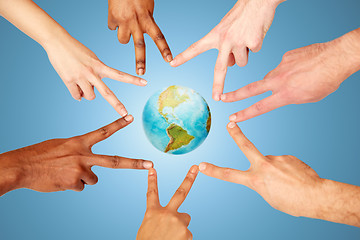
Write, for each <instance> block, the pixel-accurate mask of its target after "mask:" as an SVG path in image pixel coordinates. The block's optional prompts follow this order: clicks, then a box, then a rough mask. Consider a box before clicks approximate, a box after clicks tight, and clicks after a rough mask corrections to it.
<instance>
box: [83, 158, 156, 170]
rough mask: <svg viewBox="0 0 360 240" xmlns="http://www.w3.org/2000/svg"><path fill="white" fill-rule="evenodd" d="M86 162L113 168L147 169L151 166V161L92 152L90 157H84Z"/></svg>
mask: <svg viewBox="0 0 360 240" xmlns="http://www.w3.org/2000/svg"><path fill="white" fill-rule="evenodd" d="M85 161H87V164H88V165H89V166H90V167H92V166H99V167H105V168H114V169H119V168H123V169H149V168H151V167H153V163H152V162H151V161H147V160H143V159H134V158H126V157H120V156H107V155H98V154H93V155H92V156H90V157H86V160H85Z"/></svg>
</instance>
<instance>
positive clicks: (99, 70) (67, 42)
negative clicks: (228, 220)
mask: <svg viewBox="0 0 360 240" xmlns="http://www.w3.org/2000/svg"><path fill="white" fill-rule="evenodd" d="M0 15H1V16H3V17H4V18H6V19H7V20H8V21H9V22H11V23H12V24H14V25H15V26H16V27H17V28H18V29H20V30H21V31H23V32H24V33H25V34H26V35H28V36H29V37H31V38H32V39H34V40H35V41H36V42H38V43H39V44H40V45H41V46H42V47H43V48H44V49H45V51H46V53H47V54H48V57H49V59H50V62H51V64H52V65H53V67H54V68H55V70H56V72H57V73H58V74H59V76H60V77H61V79H62V80H63V82H64V83H65V85H66V87H67V88H68V89H69V91H70V93H71V96H72V97H73V98H74V99H76V100H81V98H83V97H84V98H85V99H87V100H92V99H94V98H95V93H94V87H95V88H97V90H98V91H99V93H100V94H101V95H102V96H103V97H104V98H105V99H106V101H108V102H109V103H110V104H111V106H112V107H113V108H114V109H115V110H116V111H117V112H118V113H119V114H120V115H121V116H122V117H125V116H126V115H127V111H126V109H125V107H124V105H123V104H122V103H121V102H120V101H119V100H118V98H117V97H116V96H115V94H114V93H113V92H112V91H111V90H110V89H109V88H108V87H107V86H106V84H105V83H104V82H103V78H111V79H114V80H117V81H120V82H125V83H131V84H134V85H138V86H145V85H146V84H147V82H146V80H144V79H141V78H139V77H135V76H132V75H129V74H127V73H123V72H120V71H118V70H116V69H113V68H111V67H108V66H107V65H105V64H104V63H103V62H101V61H100V60H99V59H98V58H97V56H96V55H95V54H94V53H93V52H92V51H90V50H89V49H88V48H87V47H85V46H84V45H83V44H81V43H80V42H79V41H77V40H76V39H74V38H73V37H72V36H71V35H70V34H69V33H68V32H67V31H66V30H65V29H64V28H63V27H62V26H60V25H59V24H58V23H57V22H56V21H55V20H54V19H53V18H51V17H50V16H49V15H48V14H47V13H46V12H45V11H44V10H42V9H41V8H40V7H39V6H38V5H36V4H35V3H34V2H33V1H31V0H13V1H7V0H0Z"/></svg>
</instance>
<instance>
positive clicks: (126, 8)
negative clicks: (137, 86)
mask: <svg viewBox="0 0 360 240" xmlns="http://www.w3.org/2000/svg"><path fill="white" fill-rule="evenodd" d="M153 13H154V0H109V15H108V26H109V29H111V30H116V28H118V39H119V42H120V43H122V44H127V43H128V42H129V40H130V36H131V35H132V37H133V40H134V46H135V59H136V73H137V74H138V75H143V74H144V73H145V71H146V57H145V55H146V51H145V41H144V33H147V34H148V35H149V36H150V37H151V38H152V39H153V41H154V42H155V44H156V46H157V47H158V49H159V51H160V53H161V55H162V57H163V58H164V60H165V61H166V62H170V61H171V60H172V59H173V57H172V54H171V51H170V48H169V46H168V44H167V42H166V40H165V37H164V35H163V34H162V32H161V30H160V28H159V27H158V25H157V24H156V22H155V20H154V17H153Z"/></svg>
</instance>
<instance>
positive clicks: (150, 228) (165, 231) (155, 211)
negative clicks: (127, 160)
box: [136, 165, 199, 240]
mask: <svg viewBox="0 0 360 240" xmlns="http://www.w3.org/2000/svg"><path fill="white" fill-rule="evenodd" d="M198 172H199V168H198V166H196V165H194V166H192V167H191V168H190V170H189V172H188V173H187V175H186V178H185V179H184V181H183V182H182V184H181V185H180V187H179V188H178V190H177V191H176V193H175V194H174V196H173V197H172V198H171V199H170V202H169V203H168V205H167V206H166V207H162V206H161V205H160V201H159V193H158V186H157V175H156V171H155V169H150V170H149V176H148V191H147V194H146V196H147V207H146V212H145V216H144V220H143V222H142V224H141V226H140V229H139V231H138V233H137V236H136V239H137V240H147V239H149V240H150V239H157V240H167V239H173V240H190V239H192V238H193V237H192V234H191V232H190V231H189V229H188V226H189V224H190V220H191V217H190V215H189V214H187V213H179V212H178V209H179V207H180V206H181V204H182V203H183V202H184V201H185V198H186V196H187V195H188V193H189V191H190V189H191V187H192V185H193V183H194V181H195V179H196V176H197V174H198Z"/></svg>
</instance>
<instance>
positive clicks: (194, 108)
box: [143, 85, 211, 154]
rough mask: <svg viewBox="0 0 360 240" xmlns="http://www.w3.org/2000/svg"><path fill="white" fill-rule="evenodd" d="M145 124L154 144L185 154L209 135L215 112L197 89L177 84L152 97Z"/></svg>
mask: <svg viewBox="0 0 360 240" xmlns="http://www.w3.org/2000/svg"><path fill="white" fill-rule="evenodd" d="M143 126H144V130H145V133H146V136H147V138H148V139H149V141H150V142H151V143H152V145H153V146H154V147H156V148H157V149H159V150H160V151H162V152H165V153H169V154H184V153H188V152H190V151H192V150H194V149H195V148H197V147H198V146H200V144H201V143H202V142H203V141H204V140H205V138H206V137H207V135H208V134H209V131H210V126H211V113H210V109H209V106H208V104H207V103H206V101H205V100H204V98H202V97H201V96H200V95H199V94H198V93H197V92H195V91H194V90H193V89H190V88H187V87H182V86H177V85H175V86H170V87H167V88H165V89H162V90H160V91H158V92H156V93H155V94H154V95H152V96H151V97H150V98H149V100H148V101H147V103H146V105H145V107H144V111H143Z"/></svg>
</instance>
